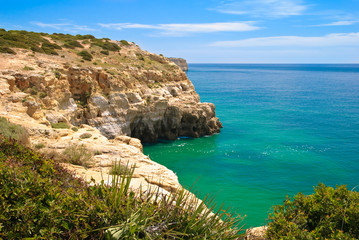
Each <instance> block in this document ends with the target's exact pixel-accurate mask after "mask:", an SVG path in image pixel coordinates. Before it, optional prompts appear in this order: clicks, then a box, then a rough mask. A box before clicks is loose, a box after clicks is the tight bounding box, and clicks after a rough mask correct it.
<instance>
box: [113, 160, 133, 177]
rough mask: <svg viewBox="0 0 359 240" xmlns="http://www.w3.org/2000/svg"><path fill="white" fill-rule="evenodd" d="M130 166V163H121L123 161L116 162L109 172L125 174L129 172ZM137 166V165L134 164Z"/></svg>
mask: <svg viewBox="0 0 359 240" xmlns="http://www.w3.org/2000/svg"><path fill="white" fill-rule="evenodd" d="M128 168H129V164H128V163H127V164H121V162H115V163H114V164H113V165H112V167H111V168H110V171H109V174H111V175H121V176H124V175H126V174H127V173H128V171H127V169H128ZM133 168H135V166H133Z"/></svg>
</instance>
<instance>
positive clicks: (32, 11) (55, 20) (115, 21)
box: [0, 0, 359, 63]
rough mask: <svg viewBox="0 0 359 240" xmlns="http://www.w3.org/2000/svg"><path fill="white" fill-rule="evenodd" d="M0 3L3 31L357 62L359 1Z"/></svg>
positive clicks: (238, 57)
mask: <svg viewBox="0 0 359 240" xmlns="http://www.w3.org/2000/svg"><path fill="white" fill-rule="evenodd" d="M1 2H2V4H1V5H2V6H1V9H0V27H1V28H5V29H7V30H10V29H24V30H28V31H38V32H48V33H53V32H62V33H70V34H93V35H94V36H96V37H109V38H111V39H115V40H121V39H126V40H128V41H133V42H135V43H137V44H138V45H140V47H141V48H142V49H145V50H148V51H150V52H154V53H157V54H160V53H162V54H164V55H165V56H168V57H183V58H186V59H187V61H188V62H191V63H359V0H316V1H314V0H182V1H171V0H151V1H149V0H148V1H145V0H96V1H95V0H87V1H80V0H63V1H59V0H52V1H43V0H32V1H16V0H13V1H1Z"/></svg>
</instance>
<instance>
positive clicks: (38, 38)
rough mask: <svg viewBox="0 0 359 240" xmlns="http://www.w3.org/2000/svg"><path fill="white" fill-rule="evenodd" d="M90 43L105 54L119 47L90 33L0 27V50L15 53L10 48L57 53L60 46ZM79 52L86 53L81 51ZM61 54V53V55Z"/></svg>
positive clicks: (71, 46) (69, 47)
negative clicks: (41, 31)
mask: <svg viewBox="0 0 359 240" xmlns="http://www.w3.org/2000/svg"><path fill="white" fill-rule="evenodd" d="M81 41H82V44H91V46H98V47H100V48H101V49H102V50H103V52H101V53H102V54H105V55H108V54H106V53H107V52H108V51H118V50H120V49H121V47H120V46H118V44H116V43H113V42H111V41H110V39H108V38H103V39H97V38H95V37H94V36H92V35H89V34H87V35H79V34H78V35H75V36H74V35H70V34H63V33H54V34H47V33H35V32H27V31H17V30H9V31H6V30H5V29H2V28H0V52H1V53H9V54H16V52H15V51H14V50H13V49H12V48H24V49H29V50H32V51H33V52H38V53H45V54H48V55H59V53H58V50H61V49H62V47H64V48H67V49H75V48H84V46H83V45H82V44H81ZM121 44H122V45H126V46H127V45H129V43H128V42H127V41H125V40H121ZM106 51H107V52H106ZM82 52H83V51H82ZM80 54H86V53H81V52H80ZM62 56H63V55H62ZM81 57H83V59H84V60H87V61H91V60H92V56H91V57H90V56H89V54H86V56H82V55H81Z"/></svg>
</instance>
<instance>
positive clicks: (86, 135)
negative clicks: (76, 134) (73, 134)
mask: <svg viewBox="0 0 359 240" xmlns="http://www.w3.org/2000/svg"><path fill="white" fill-rule="evenodd" d="M90 137H92V134H91V133H83V134H81V135H80V138H81V139H85V138H90Z"/></svg>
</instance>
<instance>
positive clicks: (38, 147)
mask: <svg viewBox="0 0 359 240" xmlns="http://www.w3.org/2000/svg"><path fill="white" fill-rule="evenodd" d="M44 147H45V145H44V144H43V143H38V144H35V149H42V148H44Z"/></svg>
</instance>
